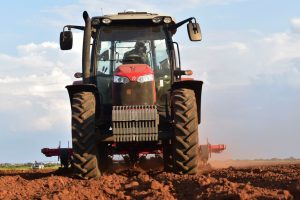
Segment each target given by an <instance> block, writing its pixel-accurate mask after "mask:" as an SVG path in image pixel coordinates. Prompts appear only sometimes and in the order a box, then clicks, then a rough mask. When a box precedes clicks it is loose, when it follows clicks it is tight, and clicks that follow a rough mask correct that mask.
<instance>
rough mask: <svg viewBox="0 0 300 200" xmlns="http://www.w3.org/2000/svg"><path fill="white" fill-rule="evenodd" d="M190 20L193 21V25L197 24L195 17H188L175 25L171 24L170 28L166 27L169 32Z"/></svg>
mask: <svg viewBox="0 0 300 200" xmlns="http://www.w3.org/2000/svg"><path fill="white" fill-rule="evenodd" d="M192 20H195V23H197V21H196V18H195V17H190V18H187V19H185V20H182V21H181V22H178V23H177V24H173V25H171V26H169V27H168V29H169V30H173V29H177V28H178V27H180V26H182V25H183V24H185V23H187V22H190V21H192Z"/></svg>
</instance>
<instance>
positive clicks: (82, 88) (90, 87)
mask: <svg viewBox="0 0 300 200" xmlns="http://www.w3.org/2000/svg"><path fill="white" fill-rule="evenodd" d="M66 88H67V90H68V93H69V98H70V103H71V105H72V99H73V96H74V94H76V93H80V92H92V93H93V94H94V96H95V99H96V111H97V110H99V108H100V97H99V94H98V89H97V87H96V86H95V85H94V84H76V85H67V86H66ZM97 113H98V112H96V117H98V116H97V115H98V114H97Z"/></svg>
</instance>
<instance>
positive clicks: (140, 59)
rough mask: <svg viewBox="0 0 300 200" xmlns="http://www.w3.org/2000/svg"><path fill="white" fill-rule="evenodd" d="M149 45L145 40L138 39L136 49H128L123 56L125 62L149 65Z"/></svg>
mask: <svg viewBox="0 0 300 200" xmlns="http://www.w3.org/2000/svg"><path fill="white" fill-rule="evenodd" d="M146 51H147V47H146V46H145V42H143V41H137V42H136V43H135V45H134V49H132V50H130V51H127V52H126V53H125V54H124V57H123V64H129V63H136V64H138V63H143V64H147V65H149V59H148V55H147V52H146Z"/></svg>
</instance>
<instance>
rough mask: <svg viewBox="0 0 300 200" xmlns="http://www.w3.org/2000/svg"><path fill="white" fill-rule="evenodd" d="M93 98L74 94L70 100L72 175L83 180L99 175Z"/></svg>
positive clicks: (89, 93)
mask: <svg viewBox="0 0 300 200" xmlns="http://www.w3.org/2000/svg"><path fill="white" fill-rule="evenodd" d="M95 107H96V101H95V96H94V95H93V93H91V92H80V93H75V94H74V95H73V98H72V144H73V166H74V173H75V174H76V175H77V176H79V177H80V178H83V179H92V178H97V177H99V176H100V175H101V172H100V168H99V164H100V163H99V159H98V158H99V155H98V148H97V145H96V140H95Z"/></svg>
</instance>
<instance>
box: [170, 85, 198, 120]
mask: <svg viewBox="0 0 300 200" xmlns="http://www.w3.org/2000/svg"><path fill="white" fill-rule="evenodd" d="M202 84H203V82H202V81H195V80H185V81H179V82H175V83H173V84H172V87H171V90H172V91H173V90H175V89H180V88H185V89H190V90H193V91H194V92H195V96H196V103H197V115H198V124H200V122H201V92H202Z"/></svg>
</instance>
